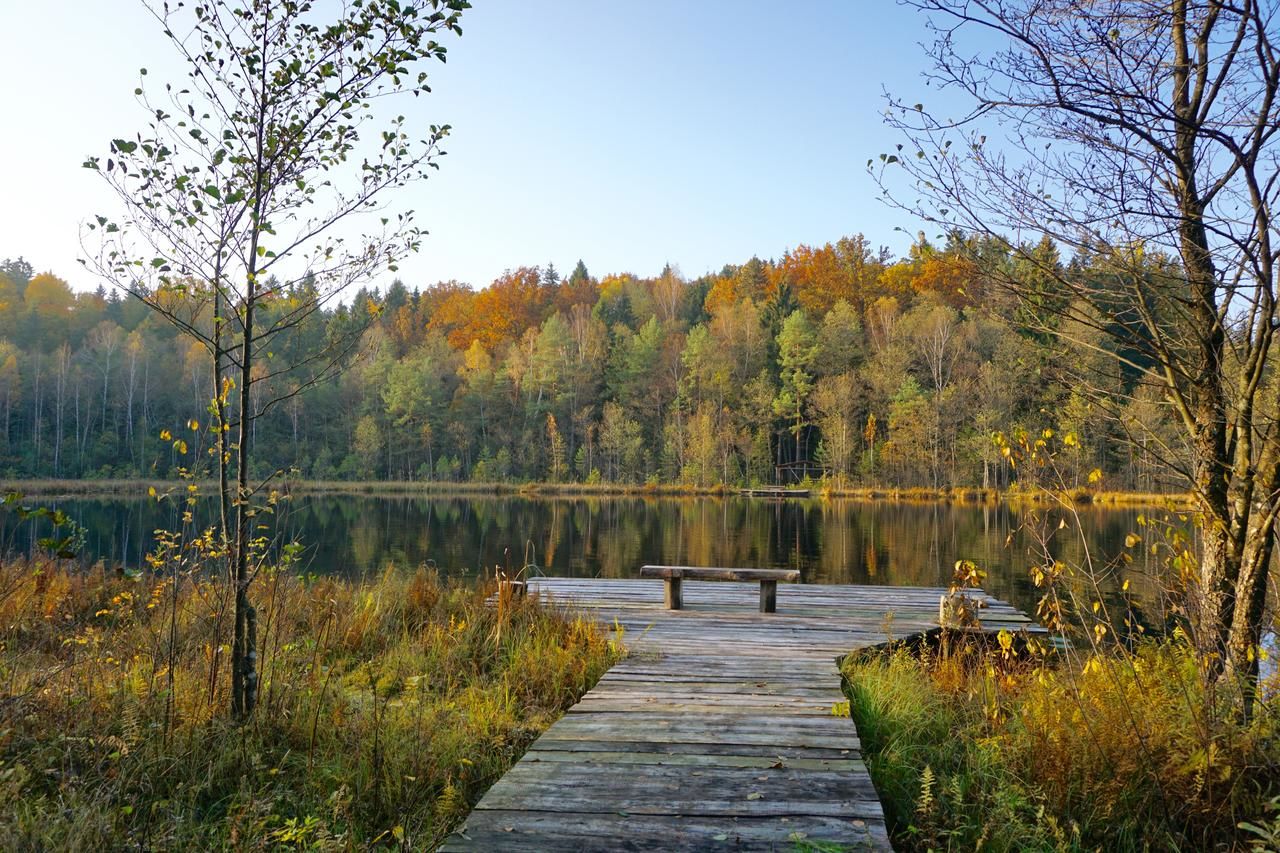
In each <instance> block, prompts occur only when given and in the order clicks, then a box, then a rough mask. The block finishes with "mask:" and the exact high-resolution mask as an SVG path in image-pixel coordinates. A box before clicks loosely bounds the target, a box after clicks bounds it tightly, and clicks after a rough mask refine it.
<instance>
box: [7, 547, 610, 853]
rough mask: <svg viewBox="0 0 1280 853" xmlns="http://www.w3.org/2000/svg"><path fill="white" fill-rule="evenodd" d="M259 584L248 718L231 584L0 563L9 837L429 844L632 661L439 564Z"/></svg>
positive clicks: (134, 843) (316, 845) (185, 843)
mask: <svg viewBox="0 0 1280 853" xmlns="http://www.w3.org/2000/svg"><path fill="white" fill-rule="evenodd" d="M255 589H256V593H255V595H256V597H257V602H258V604H257V607H258V614H259V617H258V625H259V627H258V634H259V641H260V660H259V671H260V673H261V685H260V691H259V696H260V700H259V701H260V704H259V707H258V710H257V713H256V714H255V716H254V717H253V719H252V721H251V722H249V723H248V724H246V725H243V726H237V725H234V724H232V723H231V722H229V721H228V720H227V718H226V714H225V711H224V709H225V708H226V707H227V705H228V697H227V693H228V684H227V681H228V678H227V673H226V672H225V669H226V668H225V666H224V665H223V660H224V659H225V656H226V654H227V646H226V642H227V633H228V632H227V630H226V629H225V626H226V624H227V612H228V611H227V608H226V607H225V603H226V602H225V599H226V592H227V590H226V585H225V584H224V583H221V582H219V581H217V580H213V579H209V578H204V579H201V578H199V577H196V576H188V577H185V578H177V579H175V578H174V577H172V576H171V575H170V576H164V575H160V574H152V573H146V574H143V575H141V576H139V577H136V578H130V577H125V576H123V575H118V574H115V573H104V572H103V571H101V570H94V571H90V572H87V573H83V572H78V571H72V570H64V569H62V568H60V567H59V566H57V565H55V564H52V563H41V564H27V563H21V562H9V563H5V564H0V681H2V682H3V684H4V685H5V689H4V692H3V695H2V696H0V849H5V850H21V849H94V848H99V849H122V848H140V849H238V850H256V849H350V848H362V847H367V846H371V845H373V846H377V845H387V846H394V847H401V848H403V849H432V848H434V847H435V846H436V845H437V844H438V843H439V842H440V841H441V839H443V838H444V837H445V836H446V835H447V833H448V832H450V831H451V830H452V829H453V828H454V827H456V826H457V825H458V823H459V822H460V821H461V819H462V818H463V817H464V816H465V814H466V813H467V811H468V810H469V808H470V807H471V805H472V804H473V803H474V802H475V801H476V800H477V799H478V798H479V796H480V795H481V794H482V793H483V791H484V790H486V789H487V788H488V786H489V785H490V784H492V783H493V781H495V780H496V779H497V778H498V777H499V776H500V775H501V774H502V773H503V772H504V771H505V770H506V769H507V768H508V767H509V766H510V765H511V764H512V763H513V762H514V761H515V760H516V759H517V758H518V757H519V755H520V754H521V753H522V752H523V750H524V749H525V748H526V747H527V746H528V744H529V743H530V742H531V741H532V740H533V739H534V738H535V737H536V736H537V735H538V734H539V733H540V732H541V731H543V730H544V729H545V728H546V727H547V726H548V725H550V723H551V722H552V721H553V720H554V719H555V718H556V717H558V716H559V715H560V714H561V712H562V711H563V710H564V709H565V708H567V707H568V706H569V705H571V704H572V703H573V702H575V701H576V700H577V698H578V697H579V696H580V695H581V694H582V693H584V692H585V691H586V690H587V689H589V688H590V686H591V685H592V684H593V683H594V682H595V681H596V679H597V678H598V677H599V676H600V675H601V674H602V673H603V672H604V671H605V670H606V669H607V668H608V667H609V666H610V664H611V663H612V661H613V660H614V659H615V658H616V657H617V656H618V654H620V649H619V646H618V644H617V640H616V638H615V637H613V636H612V635H611V634H609V633H608V632H606V631H603V630H601V629H600V628H598V627H597V626H596V625H594V624H593V623H590V622H587V621H584V620H582V619H580V618H577V617H575V616H573V615H571V614H569V613H566V612H562V611H560V610H557V609H555V608H553V607H551V606H548V605H545V604H542V603H540V602H539V601H538V600H537V599H536V598H532V597H531V598H530V599H528V600H521V599H511V598H510V596H503V597H502V601H501V605H500V606H498V607H492V606H486V605H485V603H484V598H485V594H486V592H489V591H491V589H476V588H474V587H465V586H460V585H455V584H451V583H446V582H444V581H442V580H441V579H440V578H439V577H438V576H437V575H435V574H434V573H431V572H427V571H419V572H416V573H398V572H388V573H386V574H384V575H382V576H381V577H378V578H374V579H372V580H369V581H367V582H353V581H345V580H341V579H337V578H331V577H325V578H312V579H300V578H297V577H293V576H289V575H286V574H283V573H277V574H268V575H265V576H263V577H260V578H259V579H258V582H257V584H256V587H255Z"/></svg>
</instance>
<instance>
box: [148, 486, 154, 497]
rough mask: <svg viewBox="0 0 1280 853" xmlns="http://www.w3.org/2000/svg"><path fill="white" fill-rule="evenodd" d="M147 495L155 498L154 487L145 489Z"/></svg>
mask: <svg viewBox="0 0 1280 853" xmlns="http://www.w3.org/2000/svg"><path fill="white" fill-rule="evenodd" d="M147 494H148V495H150V496H151V497H153V498H154V497H155V496H156V487H155V486H148V487H147Z"/></svg>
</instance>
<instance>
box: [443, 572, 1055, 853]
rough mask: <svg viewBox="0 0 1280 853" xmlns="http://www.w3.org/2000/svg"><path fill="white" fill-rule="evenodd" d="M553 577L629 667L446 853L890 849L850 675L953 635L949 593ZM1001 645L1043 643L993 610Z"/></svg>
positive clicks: (557, 590)
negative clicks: (618, 637) (864, 662)
mask: <svg viewBox="0 0 1280 853" xmlns="http://www.w3.org/2000/svg"><path fill="white" fill-rule="evenodd" d="M662 586H663V585H662V583H661V582H660V581H655V580H598V579H572V578H539V579H536V580H532V581H530V584H529V588H530V590H531V591H532V592H534V593H537V594H539V595H541V596H543V597H544V598H547V599H550V600H552V601H555V602H559V603H563V604H565V605H569V606H572V607H575V608H579V609H582V610H585V611H588V612H590V613H593V614H594V615H595V617H596V618H597V619H598V620H599V621H600V622H602V623H605V624H607V625H617V626H619V627H620V628H621V629H622V630H623V631H624V637H623V642H624V643H625V645H626V646H627V648H628V649H629V652H630V654H629V656H628V657H627V658H626V659H625V660H623V661H621V662H620V663H618V664H617V665H616V666H614V667H613V668H612V669H611V670H609V672H607V673H606V674H605V675H604V677H603V678H601V679H600V682H599V683H598V684H597V685H596V686H595V687H594V688H593V689H592V690H591V691H590V692H588V693H587V694H586V695H585V696H583V697H582V700H581V701H580V702H578V704H577V705H574V706H573V707H572V708H570V709H569V711H568V713H566V714H565V715H564V717H562V718H561V719H560V720H558V721H557V722H556V723H555V724H553V725H552V726H551V728H549V729H548V730H547V731H546V732H545V733H543V735H542V736H541V737H540V738H539V739H538V740H537V741H536V742H535V743H534V744H533V746H532V747H531V748H530V749H529V751H528V752H527V753H526V754H525V756H524V757H523V758H522V759H521V760H520V762H519V763H518V764H516V766H515V767H513V768H512V769H511V770H510V771H509V772H508V773H507V774H506V775H505V776H503V777H502V779H500V780H499V781H498V782H497V783H496V784H495V785H494V786H493V787H492V788H490V789H489V791H488V793H487V794H485V796H484V797H483V798H482V799H481V801H480V802H479V804H478V805H477V806H476V808H475V810H474V811H473V812H472V813H471V815H470V817H469V818H468V819H467V822H466V825H465V826H464V827H463V828H462V829H460V830H459V831H458V832H456V833H455V834H454V835H453V836H451V837H450V839H449V840H448V841H447V842H446V843H445V845H444V847H443V848H442V849H443V850H448V851H460V850H503V851H506V850H512V851H524V850H527V851H566V850H593V851H606V850H607V851H613V850H708V851H713V850H714V851H721V850H805V849H809V850H813V849H821V850H828V849H842V850H888V849H890V847H889V838H888V834H887V832H886V830H885V825H884V815H883V812H882V811H881V808H880V801H879V798H878V797H877V795H876V791H875V788H874V786H873V785H872V782H871V777H870V776H869V775H868V774H867V770H866V766H865V765H864V764H863V761H862V755H861V752H860V749H859V745H858V738H857V732H856V730H855V729H854V726H853V723H852V722H851V721H850V720H849V719H848V716H847V706H845V705H844V701H845V698H844V695H843V694H842V692H841V685H840V673H839V670H838V668H837V665H836V659H837V658H838V657H840V656H841V655H844V654H846V653H848V652H850V651H852V650H854V649H857V648H862V647H866V646H869V645H874V644H876V643H880V642H883V641H884V640H885V639H886V637H887V636H894V637H902V636H905V635H907V634H910V633H913V632H916V631H923V630H927V629H929V628H932V627H935V626H936V625H937V615H938V598H939V596H940V595H942V594H943V592H945V590H942V589H939V588H908V587H872V586H820V585H816V584H784V585H781V586H780V587H779V588H778V596H777V607H778V612H777V613H773V614H763V613H760V612H758V610H757V598H758V594H759V589H758V584H755V583H729V582H714V581H701V582H700V581H687V582H685V586H684V607H685V609H683V610H675V611H672V610H666V609H664V608H663V603H662V602H663V589H662ZM987 601H988V607H987V608H986V609H985V610H984V611H983V614H982V616H983V623H984V625H985V626H986V627H988V628H990V629H991V630H998V629H999V628H1011V629H1017V628H1020V627H1030V626H1031V622H1030V620H1028V619H1027V617H1026V616H1024V615H1023V614H1021V613H1020V612H1018V611H1017V610H1015V609H1014V608H1013V607H1011V606H1009V605H1007V604H1004V603H1003V602H999V601H996V600H994V599H991V598H989V597H988V598H987Z"/></svg>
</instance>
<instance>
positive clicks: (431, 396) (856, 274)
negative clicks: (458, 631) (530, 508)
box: [0, 233, 1175, 492]
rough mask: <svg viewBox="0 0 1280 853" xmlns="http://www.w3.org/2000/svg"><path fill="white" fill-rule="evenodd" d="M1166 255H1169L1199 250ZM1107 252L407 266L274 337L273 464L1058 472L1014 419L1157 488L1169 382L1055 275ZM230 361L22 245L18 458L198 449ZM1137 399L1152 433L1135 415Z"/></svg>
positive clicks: (835, 248) (4, 403) (6, 413)
mask: <svg viewBox="0 0 1280 853" xmlns="http://www.w3.org/2000/svg"><path fill="white" fill-rule="evenodd" d="M1132 261H1133V259H1132V258H1128V259H1126V263H1130V264H1131V263H1132ZM1142 262H1143V263H1144V264H1146V265H1149V266H1150V268H1151V269H1152V271H1153V275H1154V274H1157V273H1158V272H1159V271H1160V270H1161V269H1164V270H1168V269H1169V267H1170V265H1171V264H1172V263H1173V262H1172V261H1170V260H1169V259H1168V258H1164V257H1161V256H1158V255H1154V254H1153V255H1152V256H1151V257H1149V258H1142ZM993 270H999V275H998V276H997V275H993V274H992V271H993ZM1109 274H1110V273H1109V264H1108V261H1107V260H1106V258H1105V257H1104V256H1102V255H1098V256H1096V257H1089V256H1084V255H1082V254H1077V255H1076V256H1074V257H1072V258H1071V259H1069V260H1063V259H1062V258H1060V257H1059V256H1058V252H1057V250H1056V248H1055V246H1054V245H1053V244H1052V243H1050V242H1048V241H1045V242H1042V243H1040V244H1039V245H1028V246H1014V245H1009V244H1007V243H1001V242H997V241H993V240H990V239H989V238H988V239H979V238H976V237H969V236H966V235H964V234H960V233H954V234H951V235H950V236H948V237H945V238H939V239H938V241H937V242H936V243H931V242H930V241H929V240H927V239H926V238H925V237H924V235H923V234H921V235H919V237H918V238H917V240H916V241H915V242H914V244H913V245H912V246H911V248H910V250H909V252H908V254H907V256H906V257H902V258H894V257H892V255H891V253H890V252H889V251H888V250H886V249H884V248H873V247H872V246H871V245H870V244H869V243H868V241H867V240H866V239H865V238H864V237H863V236H861V235H855V236H852V237H845V238H842V239H839V240H838V241H836V242H835V243H828V244H826V245H823V246H820V247H811V246H807V245H800V246H797V247H795V248H794V249H791V250H789V251H787V252H785V253H784V254H783V255H782V257H781V258H780V259H774V260H768V261H763V260H760V259H759V258H757V257H753V258H751V259H749V260H747V261H746V262H744V263H740V264H728V265H726V266H724V268H723V269H722V270H721V271H719V272H718V273H715V274H709V275H704V276H701V277H699V278H696V279H692V280H689V279H686V278H685V277H684V276H682V275H681V273H680V271H679V270H678V268H676V267H674V266H671V265H668V266H667V267H665V268H664V269H663V270H662V272H661V274H660V275H658V276H657V277H655V278H640V277H637V276H635V275H632V274H629V273H611V274H607V275H604V276H601V277H598V278H597V277H595V276H593V275H592V274H591V273H590V272H589V271H588V269H587V268H586V266H585V265H584V264H583V263H582V261H578V262H577V265H576V266H574V267H573V268H572V271H571V272H570V273H569V274H568V275H567V276H564V275H562V274H561V273H560V272H559V271H558V270H557V269H556V267H555V265H554V264H546V265H545V266H524V267H519V268H517V269H514V270H509V271H507V272H506V273H504V274H503V275H501V276H500V277H499V278H498V279H497V280H495V281H493V282H492V283H490V284H489V285H488V286H487V287H484V288H481V289H474V288H472V287H470V286H468V285H467V284H464V283H459V282H456V281H448V282H439V283H436V284H431V285H428V286H417V285H414V286H410V285H409V284H407V283H404V282H401V281H399V280H396V281H394V282H393V283H392V284H391V285H390V286H389V287H387V288H386V290H385V292H383V291H370V290H363V289H362V290H359V291H357V292H354V293H349V294H346V295H345V298H343V299H342V301H341V302H336V301H335V302H332V303H322V304H321V305H320V309H319V310H316V311H314V312H311V313H308V314H307V315H306V318H305V320H304V321H303V322H301V323H299V324H297V325H296V326H294V327H292V328H290V329H288V330H287V332H286V333H285V334H283V335H282V336H281V337H280V338H279V339H278V340H277V341H276V342H275V344H274V345H273V350H272V351H270V352H268V353H266V354H265V355H266V358H265V359H264V360H263V362H262V364H261V365H259V367H258V368H257V369H258V370H260V371H262V374H261V377H262V379H263V381H261V382H257V383H255V384H254V386H253V394H254V401H255V402H254V405H255V406H256V407H257V409H256V411H255V415H257V417H255V418H254V420H253V433H252V442H253V446H252V450H253V460H254V461H253V464H254V466H255V468H256V470H255V474H256V475H257V476H265V475H267V474H269V473H270V472H272V471H276V470H285V471H291V472H293V473H294V475H295V476H297V477H300V478H306V479H312V480H377V479H385V480H404V481H472V482H516V483H519V482H530V481H540V482H582V483H630V484H644V483H659V484H680V485H687V486H696V487H704V488H705V487H713V486H717V485H721V484H723V485H726V486H734V485H746V484H770V483H784V484H785V483H793V482H801V481H822V482H825V483H827V484H829V485H832V486H834V487H876V488H880V487H886V488H913V487H924V488H932V489H945V488H955V487H966V488H967V487H982V488H994V489H1003V488H1008V487H1010V486H1012V485H1016V484H1017V483H1019V482H1024V483H1025V479H1026V478H1027V477H1029V476H1041V477H1043V476H1044V475H1043V474H1038V473H1037V472H1035V471H1018V470H1015V468H1014V467H1013V466H1012V465H1011V463H1010V462H1009V460H1008V459H1007V454H1006V453H1004V452H1002V448H1001V446H1000V443H999V442H998V441H997V440H996V436H998V435H1007V436H1014V435H1031V436H1035V437H1038V436H1039V435H1043V434H1044V431H1045V430H1052V431H1054V433H1055V434H1056V435H1058V436H1060V437H1062V438H1063V439H1064V442H1063V452H1062V454H1061V456H1060V458H1059V459H1058V460H1057V463H1058V464H1057V466H1056V467H1057V471H1056V474H1057V476H1058V477H1059V478H1060V479H1059V484H1061V485H1064V486H1066V487H1068V488H1073V487H1081V486H1094V487H1098V486H1105V487H1106V488H1108V489H1117V490H1119V489H1125V490H1140V491H1148V492H1149V491H1159V490H1162V489H1166V488H1168V485H1167V484H1168V482H1169V479H1170V477H1169V470H1168V467H1169V464H1170V463H1171V462H1173V461H1174V460H1172V459H1170V454H1169V447H1170V446H1175V442H1174V440H1173V439H1172V438H1171V439H1170V441H1169V444H1168V445H1166V446H1165V447H1163V448H1162V449H1161V451H1160V452H1159V453H1155V452H1150V453H1149V452H1147V451H1146V450H1145V449H1144V448H1146V447H1148V446H1150V445H1149V444H1148V443H1147V442H1150V440H1151V439H1150V437H1149V435H1148V432H1149V433H1150V435H1156V436H1159V435H1161V434H1162V433H1164V434H1171V431H1170V430H1169V426H1170V425H1169V424H1168V423H1166V421H1167V419H1168V417H1169V415H1168V413H1167V411H1166V406H1165V403H1164V401H1163V398H1162V397H1161V395H1160V394H1159V393H1157V392H1156V391H1155V390H1154V389H1153V388H1151V387H1148V386H1146V385H1143V384H1141V383H1140V382H1139V379H1138V377H1139V372H1138V371H1136V370H1132V371H1124V370H1117V369H1116V367H1115V364H1116V363H1117V359H1115V358H1114V355H1115V353H1114V352H1111V351H1109V350H1114V348H1115V347H1116V346H1117V344H1116V343H1115V342H1114V340H1115V338H1114V336H1108V335H1106V334H1104V330H1100V329H1099V328H1098V327H1097V326H1094V325H1092V324H1088V323H1081V322H1079V321H1078V320H1059V319H1058V318H1059V317H1070V316H1079V314H1080V311H1081V310H1082V309H1081V308H1080V307H1079V306H1063V305H1055V304H1054V302H1055V299H1058V300H1060V299H1061V298H1062V297H1060V296H1055V291H1054V289H1053V288H1051V287H1050V286H1049V285H1048V282H1050V281H1052V280H1053V278H1054V276H1058V275H1067V276H1072V277H1079V280H1082V281H1086V282H1088V283H1089V286H1090V287H1091V288H1097V289H1105V288H1106V287H1107V284H1108V278H1109ZM997 280H999V281H1009V280H1015V281H1018V282H1020V283H1021V284H1022V286H1023V287H1024V288H1028V289H1031V290H1032V291H1033V292H1036V293H1040V294H1041V298H1040V300H1039V301H1038V302H1037V301H1035V300H1027V299H1026V298H1021V299H1019V298H1017V297H1016V296H1015V295H1013V294H1010V293H1009V292H1007V287H1002V286H999V285H998V284H997V283H996V282H997ZM1041 284H1042V285H1043V287H1039V288H1038V285H1041ZM1037 288H1038V289H1037ZM306 289H307V283H306V281H305V280H303V282H302V283H301V284H298V285H295V286H280V287H277V288H276V290H275V291H273V292H272V295H271V298H270V300H269V301H268V303H267V311H268V313H271V312H276V313H280V314H283V313H285V312H288V311H289V310H290V306H296V305H297V304H300V303H306V302H307V301H308V300H314V298H315V294H313V293H309V292H307V290H306ZM198 293H199V285H198V283H195V284H194V285H192V286H190V287H189V288H188V289H183V290H181V291H178V290H175V292H174V294H173V295H172V298H173V299H174V300H184V299H185V300H196V299H197V297H198ZM1065 308H1073V309H1074V310H1064V309H1065ZM196 313H199V308H198V307H197V309H196ZM1072 323H1074V325H1075V326H1076V327H1068V326H1069V324H1072ZM345 338H350V339H352V340H356V341H358V343H357V345H355V346H352V347H350V348H349V352H348V354H347V355H346V356H345V358H344V360H343V362H342V364H341V365H340V366H341V370H339V371H336V372H334V373H333V374H332V375H331V376H327V377H325V378H324V379H323V381H320V382H317V383H314V384H307V383H300V381H299V380H298V378H297V377H296V376H294V375H293V374H291V373H289V372H288V371H280V376H279V378H277V377H275V376H274V375H272V369H271V366H272V364H296V363H299V362H305V361H306V358H307V354H308V353H312V352H316V351H319V350H321V349H324V348H325V347H326V346H331V345H332V342H333V341H335V340H339V339H345ZM1128 361H1130V362H1131V361H1132V359H1128ZM1119 362H1120V363H1125V362H1126V359H1123V358H1122V359H1120V360H1119ZM210 370H211V367H210V363H209V358H208V354H207V353H206V352H205V351H204V350H202V349H201V348H200V346H199V345H198V344H196V343H194V342H193V341H192V339H191V338H189V337H187V336H184V335H183V334H180V333H179V332H178V331H176V330H175V329H174V327H173V326H172V325H171V324H169V323H166V322H165V321H164V319H162V318H161V317H159V316H157V315H156V314H155V313H154V312H152V311H151V310H149V309H148V307H147V306H146V305H144V304H143V303H141V302H140V301H137V300H135V299H133V298H131V297H129V296H128V295H122V294H121V293H120V292H117V291H115V290H110V289H104V288H102V287H99V288H98V289H97V290H96V291H90V292H77V291H75V290H73V289H72V288H71V287H70V286H69V285H68V284H67V282H66V281H65V280H64V279H62V278H59V277H58V275H56V274H55V273H52V272H40V273H37V272H36V271H35V270H34V269H33V268H32V266H31V265H30V264H29V263H27V262H26V261H25V260H22V259H21V258H19V259H17V260H7V261H4V262H3V264H0V474H3V476H4V477H6V478H9V479H19V478H49V477H52V478H131V477H164V476H168V475H170V474H173V473H174V472H175V471H176V470H177V469H178V468H180V467H181V468H188V469H198V466H199V465H200V464H201V463H200V462H199V461H198V454H197V453H195V452H193V453H191V454H184V453H182V451H183V450H184V449H185V447H186V444H185V441H175V440H174V436H175V435H180V434H185V435H188V436H189V435H190V434H189V433H183V430H185V429H186V428H187V425H189V424H199V422H200V420H201V419H202V418H204V417H205V414H206V411H207V410H208V409H209V406H210V399H211V396H212V393H211V387H212V386H211V377H210ZM1085 382H1088V383H1089V385H1088V386H1086V385H1085V384H1084V383H1085ZM290 383H292V384H290ZM1100 392H1101V393H1100ZM1100 400H1110V401H1114V404H1113V405H1104V404H1102V403H1100V402H1099V401H1100ZM1134 425H1142V426H1144V427H1146V429H1143V430H1140V431H1139V432H1141V433H1142V434H1143V435H1144V436H1147V437H1146V438H1144V439H1142V440H1135V441H1128V440H1124V439H1125V438H1126V431H1137V430H1134V429H1133V427H1134ZM195 443H197V444H198V442H195Z"/></svg>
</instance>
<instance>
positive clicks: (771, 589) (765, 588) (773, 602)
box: [760, 581, 778, 613]
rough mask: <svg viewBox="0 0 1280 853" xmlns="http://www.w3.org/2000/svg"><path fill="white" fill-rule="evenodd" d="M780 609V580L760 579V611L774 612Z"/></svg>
mask: <svg viewBox="0 0 1280 853" xmlns="http://www.w3.org/2000/svg"><path fill="white" fill-rule="evenodd" d="M777 609H778V582H777V581H760V612H761V613H774V612H776V611H777Z"/></svg>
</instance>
